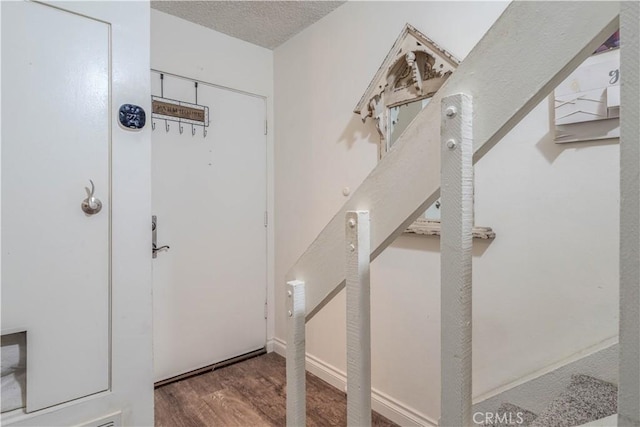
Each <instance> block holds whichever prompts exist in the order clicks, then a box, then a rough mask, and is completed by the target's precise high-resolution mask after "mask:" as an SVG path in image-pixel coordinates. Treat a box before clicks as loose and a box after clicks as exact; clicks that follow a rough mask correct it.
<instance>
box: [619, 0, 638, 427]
mask: <svg viewBox="0 0 640 427" xmlns="http://www.w3.org/2000/svg"><path fill="white" fill-rule="evenodd" d="M639 26H640V5H639V4H638V2H636V1H623V2H620V40H621V42H622V47H621V50H620V79H621V91H620V92H621V96H622V98H621V101H622V103H621V111H620V113H621V114H620V338H619V339H620V374H619V377H620V379H619V386H618V425H619V426H625V427H627V426H628V427H631V426H634V427H635V426H640V356H639V355H640V179H639V177H638V170H640V73H639V71H638V69H639V67H640V57H639V51H640V31H639Z"/></svg>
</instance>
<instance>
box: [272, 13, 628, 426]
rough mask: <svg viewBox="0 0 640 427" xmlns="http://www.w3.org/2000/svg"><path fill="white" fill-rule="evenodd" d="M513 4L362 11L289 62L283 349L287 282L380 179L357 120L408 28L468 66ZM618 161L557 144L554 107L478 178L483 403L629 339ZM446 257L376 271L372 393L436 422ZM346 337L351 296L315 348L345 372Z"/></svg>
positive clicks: (282, 130) (410, 243)
mask: <svg viewBox="0 0 640 427" xmlns="http://www.w3.org/2000/svg"><path fill="white" fill-rule="evenodd" d="M506 5H507V3H497V2H349V3H347V4H345V5H343V6H341V7H340V8H338V9H336V10H335V11H334V12H332V13H331V14H329V15H327V16H326V17H325V18H323V19H322V20H320V21H319V22H317V23H316V24H314V25H313V26H311V27H309V28H307V29H306V30H304V31H303V32H301V33H300V34H298V35H297V36H295V37H294V38H292V39H291V40H289V41H288V42H286V43H285V44H283V45H282V46H280V47H278V48H277V49H276V50H275V53H274V63H275V64H274V69H275V93H276V94H277V98H276V103H275V108H276V111H277V121H276V126H275V130H276V146H275V159H276V163H275V186H276V205H275V209H276V226H275V235H276V248H275V249H276V268H275V280H276V282H275V283H276V284H277V286H276V329H275V335H276V339H277V340H284V337H285V336H286V333H285V327H286V325H285V316H284V313H285V307H284V302H285V295H284V288H285V285H284V275H285V274H286V272H287V270H288V269H289V268H290V267H291V266H292V265H293V264H294V263H295V261H296V260H297V258H298V257H299V256H300V255H301V254H302V252H303V251H304V250H305V249H306V247H307V246H308V245H309V244H310V243H311V242H312V241H313V239H314V238H315V236H316V235H317V234H318V233H319V232H320V230H321V229H322V228H323V227H324V226H325V224H326V223H327V222H328V221H329V220H330V219H331V217H332V216H333V215H334V214H335V212H336V211H337V210H338V209H339V207H340V206H341V205H342V204H343V203H344V201H345V197H344V196H343V195H342V189H343V187H350V188H351V189H355V188H357V186H358V185H359V184H360V183H361V182H362V181H363V180H364V178H365V177H366V176H367V174H368V173H369V172H370V170H371V169H372V168H373V167H375V164H376V144H377V138H378V136H377V132H376V131H375V128H374V126H373V125H372V123H371V122H370V121H369V122H367V123H366V124H362V122H361V121H360V119H359V117H357V116H356V115H355V114H353V113H352V110H353V108H354V106H355V104H356V103H357V101H358V100H359V99H360V96H361V95H362V93H363V92H364V91H365V89H366V87H367V85H368V84H369V81H370V79H371V78H372V77H373V75H374V74H375V72H376V70H377V69H378V66H379V65H380V63H381V62H382V60H383V58H384V56H385V55H386V53H387V51H388V50H389V48H390V47H391V45H392V43H393V41H394V40H395V38H396V37H397V35H398V33H399V32H400V30H401V29H402V27H403V25H404V24H405V23H406V22H409V23H410V24H412V25H414V26H415V27H417V28H418V29H419V30H421V31H422V32H424V33H425V34H426V35H428V36H429V37H431V38H432V39H433V40H434V41H436V42H437V43H439V44H440V45H441V46H443V47H444V48H445V49H447V50H449V51H450V52H452V53H453V54H454V55H455V56H457V57H458V58H460V59H463V58H464V57H465V56H466V54H467V53H468V52H469V51H470V50H471V49H472V48H473V46H474V45H475V43H476V42H477V41H478V40H479V39H480V38H481V37H482V35H483V34H484V33H485V32H486V31H487V29H488V28H489V27H490V26H491V24H492V23H493V22H494V21H495V19H497V17H498V16H499V15H500V13H501V12H502V11H503V10H504V8H505V7H506ZM373 23H376V24H375V25H374V24H373ZM452 23H455V25H453V24H452ZM454 28H457V29H464V31H459V30H453V29H454ZM496 48H499V46H497V47H496ZM481 71H482V70H478V72H481ZM496 78H503V79H507V78H517V76H496ZM618 158H619V149H618V145H617V144H615V143H603V142H600V143H578V144H567V145H557V144H554V143H553V141H552V137H551V134H550V129H549V110H548V105H547V103H546V102H543V103H542V104H541V105H540V106H538V107H537V108H536V109H535V110H534V111H533V112H532V113H531V114H529V116H527V117H526V118H525V119H524V120H523V121H522V122H521V123H520V124H519V125H518V126H517V127H516V128H515V129H514V130H513V131H512V132H511V133H510V134H509V135H507V137H506V139H505V140H504V141H503V142H502V143H501V144H499V145H498V146H497V147H496V148H494V149H493V151H491V152H490V153H489V154H488V155H487V156H485V157H484V158H483V159H482V160H481V161H480V162H479V163H478V165H477V166H476V224H478V225H483V226H491V227H493V228H494V230H495V231H496V233H497V238H496V240H495V241H493V242H492V243H486V242H476V243H475V244H474V396H476V397H477V398H481V397H483V396H489V395H491V394H493V393H494V392H495V391H497V390H498V389H501V388H504V387H506V386H509V385H510V384H512V383H515V382H517V381H518V379H520V378H523V377H525V376H527V375H529V374H532V373H534V372H536V371H539V370H542V369H544V368H545V367H547V366H551V365H555V364H557V363H558V362H561V361H562V360H564V359H566V358H569V357H570V356H571V355H572V354H575V353H577V352H580V351H582V350H584V349H587V348H596V347H597V344H598V343H600V342H604V341H607V340H609V341H610V340H611V339H612V338H613V339H615V336H616V335H617V298H618V272H617V265H618V261H617V259H618V205H619V201H618V176H619V166H618ZM398 191H402V189H401V188H399V189H398ZM439 256H440V255H439V240H438V239H436V238H429V237H422V236H403V237H400V238H399V239H398V240H397V241H396V242H395V243H394V244H393V245H392V246H391V247H390V248H388V249H387V250H386V251H385V252H384V253H383V254H382V255H380V257H379V258H378V259H376V261H375V262H374V263H373V264H372V266H371V293H372V339H371V340H372V370H373V387H374V389H377V390H378V391H379V392H380V393H382V394H383V395H386V396H387V397H389V398H390V401H391V402H392V403H393V401H396V402H397V403H399V404H400V405H402V406H404V407H405V408H406V409H408V410H409V411H410V412H413V414H414V415H415V416H416V417H418V418H419V419H421V420H423V421H428V420H430V421H432V422H435V421H436V420H437V419H438V417H439V406H440V402H439V393H440V392H439V387H440V384H439V382H440V364H439V358H440V348H439V342H440V339H439V337H440V306H439V301H440V293H439V286H440V283H439V281H440V277H439V268H440V259H439ZM301 279H303V278H301ZM345 341H346V338H345V297H344V292H342V293H340V294H339V295H338V297H336V298H335V299H334V301H333V302H331V303H330V304H329V305H327V306H326V307H325V308H324V309H323V310H322V311H321V312H320V313H319V314H318V315H316V316H315V317H314V318H313V319H312V320H311V321H310V322H309V323H308V324H307V351H308V353H309V354H310V355H311V356H312V357H313V359H314V360H316V361H318V363H319V364H320V365H323V366H325V367H326V368H327V369H329V370H332V369H333V370H335V371H337V373H341V372H342V373H343V372H344V371H346V362H345V355H346V350H345ZM594 346H595V347H594Z"/></svg>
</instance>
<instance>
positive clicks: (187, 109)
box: [151, 73, 209, 138]
mask: <svg viewBox="0 0 640 427" xmlns="http://www.w3.org/2000/svg"><path fill="white" fill-rule="evenodd" d="M159 76H160V96H151V105H152V116H151V129H152V130H154V131H155V130H156V120H164V126H165V132H169V130H170V126H169V122H177V123H178V131H179V132H180V134H181V135H182V134H183V132H184V126H183V124H185V123H186V124H190V125H191V136H195V135H196V128H197V127H202V136H203V138H206V136H207V127H208V126H209V107H207V106H204V105H200V104H198V82H197V81H195V80H194V81H193V86H194V96H195V103H191V102H186V101H180V100H176V99H171V98H165V97H164V73H159Z"/></svg>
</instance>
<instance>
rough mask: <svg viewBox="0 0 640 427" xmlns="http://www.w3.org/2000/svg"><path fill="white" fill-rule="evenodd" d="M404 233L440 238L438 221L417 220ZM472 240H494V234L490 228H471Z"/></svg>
mask: <svg viewBox="0 0 640 427" xmlns="http://www.w3.org/2000/svg"><path fill="white" fill-rule="evenodd" d="M404 232H405V233H407V234H408V233H413V234H421V235H424V236H440V221H437V220H431V219H424V218H418V219H417V220H415V222H414V223H413V224H411V225H410V226H409V227H408V228H407V229H406V230H404ZM473 238H474V239H483V240H493V239H495V238H496V233H495V231H493V229H491V227H478V226H474V227H473Z"/></svg>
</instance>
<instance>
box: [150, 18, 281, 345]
mask: <svg viewBox="0 0 640 427" xmlns="http://www.w3.org/2000/svg"><path fill="white" fill-rule="evenodd" d="M151 68H153V69H155V70H159V71H164V72H168V73H173V74H178V75H180V76H184V77H190V78H193V79H197V80H201V81H204V82H208V83H213V84H216V85H220V86H225V87H228V88H232V89H237V90H241V91H245V92H250V93H254V94H257V95H261V96H265V97H266V98H267V120H268V122H269V127H270V128H271V127H272V126H271V124H272V123H273V99H274V98H273V51H271V50H269V49H265V48H263V47H260V46H256V45H253V44H251V43H247V42H245V41H242V40H239V39H236V38H233V37H230V36H227V35H225V34H222V33H219V32H216V31H213V30H210V29H208V28H205V27H203V26H200V25H196V24H193V23H191V22H189V21H185V20H184V19H180V18H177V17H175V16H172V15H169V14H166V13H163V12H159V11H157V10H155V9H151ZM213 114H215V112H213ZM265 185H266V186H267V210H268V212H269V217H270V218H273V205H274V202H273V200H274V193H273V191H272V189H273V132H272V131H269V134H268V135H267V182H266V183H265ZM273 230H274V227H273V226H272V222H271V224H269V227H268V231H267V298H268V304H269V314H268V320H267V339H271V338H272V337H273V331H274V315H273V313H274V311H273V307H274V303H273V283H274V281H273V265H274V248H273V242H274V234H273Z"/></svg>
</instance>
